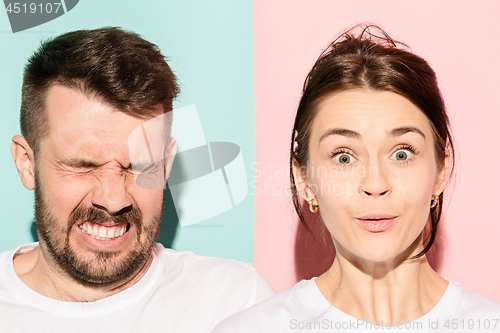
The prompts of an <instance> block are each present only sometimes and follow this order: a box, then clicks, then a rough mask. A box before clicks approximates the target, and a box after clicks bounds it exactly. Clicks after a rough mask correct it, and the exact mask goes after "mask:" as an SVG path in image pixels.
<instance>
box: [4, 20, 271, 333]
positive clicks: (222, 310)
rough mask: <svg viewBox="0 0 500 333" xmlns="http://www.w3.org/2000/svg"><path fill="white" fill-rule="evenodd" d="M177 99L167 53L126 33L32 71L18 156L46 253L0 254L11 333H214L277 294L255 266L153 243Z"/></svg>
mask: <svg viewBox="0 0 500 333" xmlns="http://www.w3.org/2000/svg"><path fill="white" fill-rule="evenodd" d="M178 90H179V89H178V86H177V84H176V79H175V76H174V74H173V73H172V71H171V69H170V68H169V66H168V65H167V63H166V62H165V59H164V57H163V56H162V55H161V53H160V51H159V50H158V49H157V47H156V46H155V45H154V44H151V43H149V42H147V41H145V40H144V39H142V38H141V37H140V36H138V35H136V34H134V33H129V32H124V31H122V30H120V29H116V28H103V29H97V30H82V31H75V32H71V33H67V34H64V35H61V36H59V37H57V38H55V39H53V40H49V41H46V42H44V43H43V44H42V45H41V47H40V48H39V49H38V50H37V52H35V54H34V55H33V56H32V57H31V58H30V59H29V61H28V64H27V66H26V68H25V73H24V81H23V95H22V105H21V131H22V134H23V136H24V137H22V136H19V135H16V136H15V137H14V138H13V140H12V141H13V144H12V155H13V157H14V161H15V164H16V167H17V169H18V172H19V176H20V177H21V181H22V183H23V185H24V186H25V187H26V188H27V189H29V190H33V189H34V190H35V218H36V225H37V231H38V237H39V243H33V244H27V245H23V246H20V247H19V248H17V249H14V250H12V251H8V252H4V253H2V254H0V331H1V332H34V331H36V332H49V331H50V332H53V331H58V332H83V331H85V332H87V331H98V332H104V331H106V332H110V331H112V332H121V331H127V332H132V331H134V332H146V331H151V332H153V331H160V330H161V331H168V332H210V331H211V329H212V328H213V327H214V326H215V325H216V324H217V323H218V322H219V321H220V320H222V319H223V318H225V317H227V316H229V315H230V314H233V313H235V312H238V311H241V310H243V309H244V308H247V307H249V306H251V305H253V304H255V303H257V302H259V301H261V300H263V299H265V298H267V297H269V296H271V295H272V294H273V293H274V291H272V288H271V287H270V286H269V285H268V284H267V282H266V281H265V280H264V278H262V277H261V276H260V275H259V274H258V273H257V272H256V271H255V270H254V269H253V268H252V267H251V266H250V265H247V264H243V263H238V262H235V261H230V260H223V259H216V258H207V257H202V256H197V255H194V254H192V253H190V252H176V251H173V250H169V249H164V248H163V246H161V245H160V244H157V243H156V242H155V241H156V239H157V237H158V233H159V230H160V224H161V218H162V214H163V187H164V185H165V181H166V178H167V176H168V173H169V171H170V167H171V166H172V161H173V156H174V155H175V153H176V142H175V139H173V138H170V134H169V133H170V127H171V113H172V100H173V99H174V98H175V97H176V95H177V93H178ZM157 119H160V121H156V125H155V126H152V125H151V124H152V123H153V122H154V121H155V120H157ZM158 124H160V125H158ZM155 132H156V133H155ZM132 133H142V134H140V135H139V137H142V138H143V139H144V142H145V143H146V144H144V142H143V143H140V142H136V141H137V140H136V141H134V140H131V139H130V138H131V137H134V135H131V134H132ZM135 137H137V136H135ZM139 141H140V140H139ZM140 147H147V149H146V150H147V151H148V152H149V154H147V153H141V152H140V151H138V150H140ZM152 147H154V151H152V149H151V148H152ZM158 152H160V155H162V156H163V158H159V159H158V158H153V157H157V156H158ZM153 155H154V156H153ZM148 156H149V157H151V160H150V161H149V166H148V160H147V157H148ZM158 160H159V161H160V162H161V163H160V162H158ZM155 161H157V162H155ZM158 174H160V175H161V176H160V177H158ZM141 177H142V178H141ZM140 179H142V180H141V181H139V180H140ZM141 184H142V185H141Z"/></svg>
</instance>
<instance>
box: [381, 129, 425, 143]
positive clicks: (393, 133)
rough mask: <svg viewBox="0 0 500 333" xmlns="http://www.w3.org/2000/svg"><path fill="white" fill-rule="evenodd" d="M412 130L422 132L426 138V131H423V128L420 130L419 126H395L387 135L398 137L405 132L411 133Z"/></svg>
mask: <svg viewBox="0 0 500 333" xmlns="http://www.w3.org/2000/svg"><path fill="white" fill-rule="evenodd" d="M410 132H413V133H417V134H420V135H421V136H423V137H424V140H425V134H424V132H422V131H421V130H419V129H418V128H416V127H413V126H404V127H398V128H394V129H392V130H390V131H389V132H388V133H387V135H388V136H391V137H396V136H401V135H403V134H406V133H410Z"/></svg>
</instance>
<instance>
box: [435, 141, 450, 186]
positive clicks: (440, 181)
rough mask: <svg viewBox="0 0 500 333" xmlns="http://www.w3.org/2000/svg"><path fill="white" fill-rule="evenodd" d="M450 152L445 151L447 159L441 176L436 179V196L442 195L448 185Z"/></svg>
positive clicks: (445, 158) (440, 173) (442, 167)
mask: <svg viewBox="0 0 500 333" xmlns="http://www.w3.org/2000/svg"><path fill="white" fill-rule="evenodd" d="M450 160H451V157H450V150H449V149H448V148H446V149H445V157H444V161H443V164H442V166H441V169H440V170H439V174H438V176H437V179H436V185H435V188H434V195H440V194H441V193H442V192H443V191H444V188H445V187H446V184H447V183H448V177H449V175H450Z"/></svg>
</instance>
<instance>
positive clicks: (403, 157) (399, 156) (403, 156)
mask: <svg viewBox="0 0 500 333" xmlns="http://www.w3.org/2000/svg"><path fill="white" fill-rule="evenodd" d="M412 156H413V152H412V151H411V150H410V149H409V148H404V149H398V150H396V151H395V152H394V154H392V156H391V158H393V159H395V160H396V161H400V162H404V161H407V160H409V159H411V158H412Z"/></svg>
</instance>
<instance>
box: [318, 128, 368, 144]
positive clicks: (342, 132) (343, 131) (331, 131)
mask: <svg viewBox="0 0 500 333" xmlns="http://www.w3.org/2000/svg"><path fill="white" fill-rule="evenodd" d="M330 135H342V136H346V137H348V138H353V139H359V140H361V134H359V133H358V132H356V131H353V130H349V129H347V128H331V129H329V130H328V131H326V132H325V133H324V134H323V135H322V136H321V137H320V138H319V142H321V141H323V140H324V139H325V138H326V137H328V136H330Z"/></svg>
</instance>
